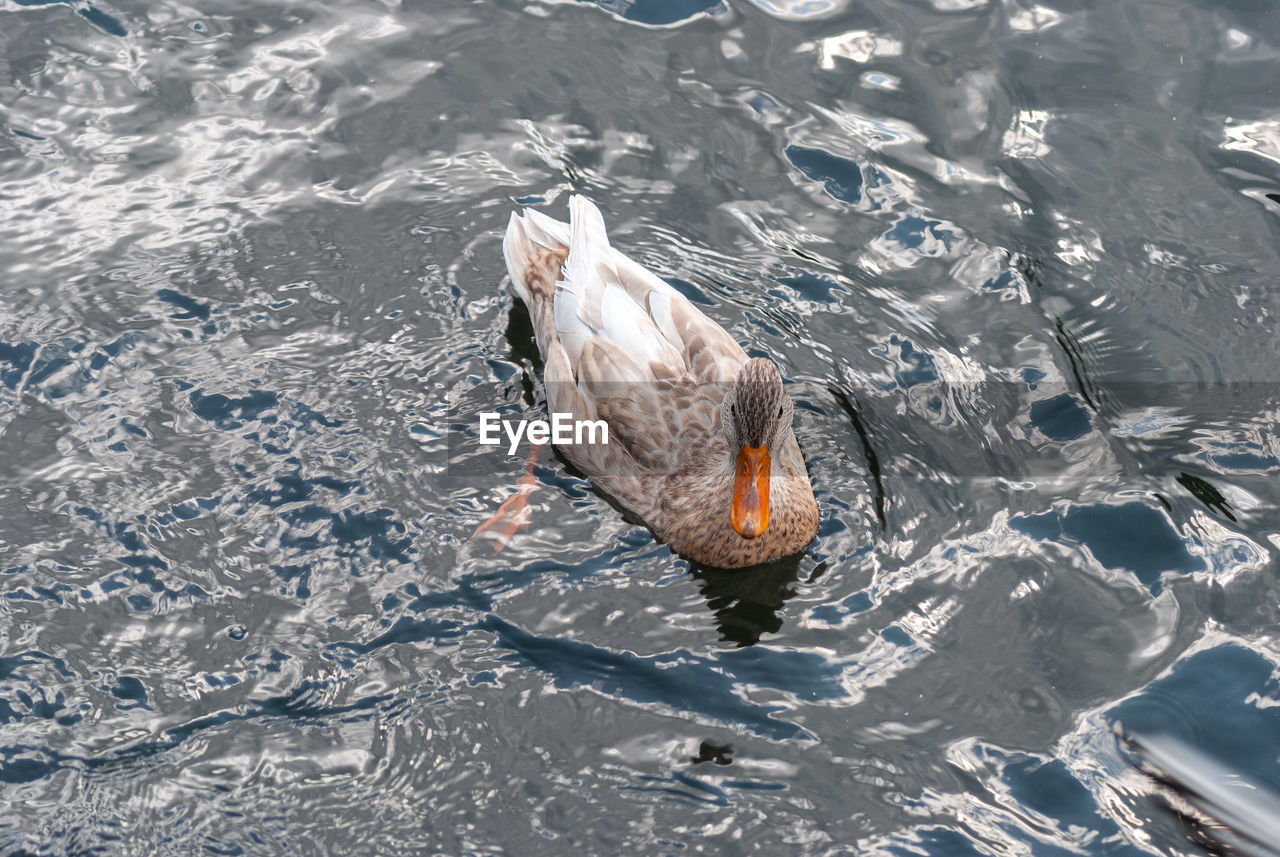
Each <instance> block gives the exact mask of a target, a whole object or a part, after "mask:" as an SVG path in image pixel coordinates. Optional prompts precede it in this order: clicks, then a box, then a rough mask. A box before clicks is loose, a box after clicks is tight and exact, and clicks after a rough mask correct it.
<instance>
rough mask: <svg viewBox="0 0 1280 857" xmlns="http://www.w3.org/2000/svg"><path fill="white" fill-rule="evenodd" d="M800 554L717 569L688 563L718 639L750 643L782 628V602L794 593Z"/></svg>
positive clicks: (750, 644) (756, 641)
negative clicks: (710, 613) (760, 562)
mask: <svg viewBox="0 0 1280 857" xmlns="http://www.w3.org/2000/svg"><path fill="white" fill-rule="evenodd" d="M803 558H804V555H803V554H795V555H793V556H787V557H782V558H781V559H775V560H774V561H772V562H767V563H764V564H763V565H757V566H752V567H751V568H739V569H720V568H712V567H710V566H706V565H699V564H698V563H690V567H689V571H690V573H691V574H692V575H693V576H694V578H696V579H697V581H698V583H699V584H700V585H701V587H702V597H703V598H705V599H706V600H707V606H708V607H710V608H711V612H712V615H713V616H714V617H715V622H716V627H717V628H718V629H719V630H720V639H722V640H725V641H727V642H731V643H734V644H736V645H737V646H739V647H742V646H754V645H755V644H756V643H758V642H760V635H761V634H773V633H777V632H778V630H779V629H781V628H782V605H783V604H784V603H785V602H786V600H787V599H788V598H790V597H791V596H792V595H794V594H795V586H794V584H795V582H796V580H797V578H798V577H799V575H800V561H801V559H803Z"/></svg>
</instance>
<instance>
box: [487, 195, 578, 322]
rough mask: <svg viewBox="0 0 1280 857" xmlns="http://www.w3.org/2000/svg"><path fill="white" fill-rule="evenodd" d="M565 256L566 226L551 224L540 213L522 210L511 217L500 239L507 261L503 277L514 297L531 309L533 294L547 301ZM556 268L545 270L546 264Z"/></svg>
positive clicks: (549, 219)
mask: <svg viewBox="0 0 1280 857" xmlns="http://www.w3.org/2000/svg"><path fill="white" fill-rule="evenodd" d="M568 252H569V224H567V223H561V222H560V221H559V220H552V219H551V218H550V217H547V216H546V215H545V214H543V213H542V212H540V211H534V210H533V209H525V211H524V213H523V214H516V213H512V215H511V220H510V221H509V222H508V223H507V233H506V235H504V236H503V238H502V255H503V256H504V257H505V258H506V260H507V273H508V274H510V275H511V285H512V287H513V288H515V290H516V294H518V295H519V296H520V299H521V300H522V301H524V302H525V303H526V304H528V305H529V306H530V308H532V307H533V299H532V296H533V294H535V293H536V294H537V295H538V296H539V297H545V298H551V297H552V295H553V294H554V292H555V283H556V280H557V279H559V276H560V267H559V265H560V264H562V263H563V261H564V257H565V256H566V255H567V254H568ZM552 260H554V261H555V262H556V263H557V264H555V265H553V266H552V267H553V268H554V270H550V271H548V270H546V268H547V267H548V262H549V261H552Z"/></svg>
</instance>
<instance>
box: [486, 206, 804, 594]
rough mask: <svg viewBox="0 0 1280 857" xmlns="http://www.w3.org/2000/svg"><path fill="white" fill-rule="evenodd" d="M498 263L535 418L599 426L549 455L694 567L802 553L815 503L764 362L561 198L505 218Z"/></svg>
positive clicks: (787, 410) (593, 215) (778, 379)
mask: <svg viewBox="0 0 1280 857" xmlns="http://www.w3.org/2000/svg"><path fill="white" fill-rule="evenodd" d="M502 251H503V256H504V257H505V259H506V265H507V272H508V273H509V274H510V277H511V285H512V287H513V288H514V290H515V293H516V295H517V296H519V298H520V300H522V301H523V302H524V304H525V306H526V307H527V308H528V311H529V317H530V320H531V321H532V325H533V331H534V337H535V339H536V340H537V345H538V350H539V352H540V354H541V356H542V362H543V388H544V392H545V396H546V402H547V408H548V410H549V411H550V412H551V413H552V414H568V415H571V418H572V419H573V420H574V421H590V422H592V423H595V422H597V421H601V420H602V421H604V423H605V425H606V426H607V431H605V432H604V433H603V436H604V438H605V440H604V442H601V441H600V440H599V439H598V438H597V442H595V443H571V444H563V445H557V449H558V451H559V452H560V454H561V455H563V456H564V458H565V459H567V460H568V461H569V462H570V463H571V464H573V465H574V466H575V467H577V468H578V469H579V470H580V471H582V472H583V473H584V474H586V475H587V476H589V477H590V479H591V481H592V482H593V483H594V485H595V486H596V487H597V488H598V489H600V490H601V491H603V492H604V493H605V494H607V495H608V496H610V497H611V498H613V500H615V501H616V502H617V503H618V504H620V505H621V506H622V507H623V508H624V509H626V510H628V511H630V512H632V513H633V514H634V515H636V516H637V517H639V518H640V519H641V520H642V521H643V522H644V524H645V525H646V526H647V527H648V528H649V529H650V530H651V531H652V533H653V534H654V536H655V537H656V538H657V539H658V540H659V541H661V542H665V543H667V544H668V545H669V546H670V547H671V548H672V549H673V550H674V551H675V552H676V553H678V554H680V555H683V556H685V557H686V558H688V559H690V560H692V561H694V562H696V563H699V564H702V565H706V566H711V567H715V568H726V569H728V568H744V567H748V566H753V565H759V564H761V563H765V562H768V561H770V560H774V559H778V558H780V557H785V556H790V555H792V554H796V553H798V552H800V551H801V550H803V549H804V548H805V547H806V546H807V545H808V544H809V543H810V542H811V541H813V539H814V537H815V536H816V535H817V532H818V504H817V501H816V500H815V499H814V494H813V487H812V485H811V484H810V482H809V476H808V472H807V470H806V467H805V462H804V457H803V456H802V454H801V451H800V445H799V443H798V442H797V440H796V435H795V431H794V429H793V425H792V423H793V418H794V413H795V404H794V402H793V401H792V399H791V397H790V395H788V393H787V391H786V389H785V387H784V386H783V382H782V375H781V373H780V372H779V370H778V367H777V366H776V365H775V364H774V363H773V361H771V360H769V359H767V358H764V357H755V358H749V357H748V356H747V353H746V352H745V351H744V350H743V348H742V346H741V345H739V343H738V342H737V341H736V340H735V339H734V338H733V337H732V336H730V335H729V333H728V332H727V331H725V329H724V328H722V327H721V326H720V325H718V324H716V323H715V322H714V321H712V320H711V319H710V318H708V317H707V316H706V315H705V314H704V313H703V312H702V311H701V310H699V309H698V308H697V307H696V306H694V304H693V303H692V302H691V301H690V300H689V299H688V298H686V297H685V296H684V295H682V294H681V293H680V292H678V291H677V290H676V289H675V288H673V287H672V286H671V285H670V284H669V283H667V282H666V281H665V280H663V279H661V278H660V277H658V276H657V275H656V274H654V273H653V272H651V271H649V270H648V269H647V268H645V267H644V266H643V265H641V264H639V263H638V262H635V261H634V260H632V259H631V258H629V257H627V256H626V255H624V254H623V253H621V252H619V251H617V250H615V249H613V247H612V246H611V245H610V243H609V239H608V235H607V234H606V229H605V223H604V218H603V216H602V215H601V214H600V210H599V209H598V208H597V207H596V206H595V205H594V204H593V203H592V202H591V201H590V200H588V199H587V198H586V197H585V196H582V195H577V194H575V195H573V196H571V197H570V199H569V222H568V223H565V222H562V221H559V220H555V219H553V218H552V217H550V216H548V215H546V214H543V213H542V212H540V211H538V210H536V209H532V208H526V209H525V210H524V211H523V212H521V211H516V212H513V213H512V215H511V219H510V222H509V223H508V225H507V230H506V234H505V235H504V237H503V242H502ZM531 473H532V466H531V467H530V474H531ZM529 478H531V476H530V477H529ZM526 487H527V486H526Z"/></svg>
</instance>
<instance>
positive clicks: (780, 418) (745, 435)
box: [720, 357, 795, 539]
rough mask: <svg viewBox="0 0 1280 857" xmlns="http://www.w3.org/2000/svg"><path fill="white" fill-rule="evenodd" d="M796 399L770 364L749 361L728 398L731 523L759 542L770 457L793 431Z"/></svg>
mask: <svg viewBox="0 0 1280 857" xmlns="http://www.w3.org/2000/svg"><path fill="white" fill-rule="evenodd" d="M794 407H795V406H794V405H793V404H792V402H791V397H790V396H788V395H787V392H786V390H784V389H783V388H782V376H781V375H780V374H778V367H777V366H774V365H773V362H772V361H771V360H766V359H764V358H763V357H756V358H755V359H753V360H749V361H748V362H747V364H746V365H745V366H743V367H742V371H741V372H739V373H738V379H737V380H736V381H735V382H734V384H733V388H732V389H730V390H729V392H728V394H727V395H726V396H725V397H724V405H723V406H722V407H721V412H720V425H721V426H723V427H724V432H725V437H726V439H727V440H728V441H729V450H730V454H731V455H733V456H734V477H733V505H732V507H731V508H730V510H729V522H730V523H731V524H732V525H733V528H734V530H736V531H737V533H738V535H740V536H742V537H743V538H746V539H754V538H755V537H756V536H758V535H760V534H761V533H763V532H764V531H765V528H766V527H768V526H769V468H770V459H769V456H770V455H771V454H773V453H776V452H777V451H778V450H779V449H781V448H782V444H783V442H784V440H785V439H786V437H787V433H788V432H789V431H791V419H792V415H793V413H794Z"/></svg>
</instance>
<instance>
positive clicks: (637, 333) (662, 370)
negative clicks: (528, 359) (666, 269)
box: [502, 195, 747, 392]
mask: <svg viewBox="0 0 1280 857" xmlns="http://www.w3.org/2000/svg"><path fill="white" fill-rule="evenodd" d="M569 221H570V222H569V223H562V222H560V221H558V220H553V219H552V218H550V217H547V216H546V215H545V214H542V213H541V212H538V211H534V210H531V209H530V210H526V211H525V212H524V213H523V215H512V218H511V222H510V224H509V225H508V227H507V233H506V236H505V238H504V239H503V243H502V248H503V253H504V255H505V256H506V260H507V269H508V271H509V272H510V274H511V280H512V283H513V284H514V286H515V289H516V291H517V293H518V294H519V295H520V297H521V298H522V299H523V300H524V301H525V303H526V304H529V305H530V306H531V307H532V306H533V304H534V303H536V302H537V301H536V298H531V295H530V294H529V289H528V285H527V277H528V275H529V272H530V266H531V265H534V266H535V267H536V264H537V260H538V259H539V258H545V254H544V251H545V250H553V251H558V252H561V253H563V252H565V251H566V250H567V259H566V260H565V263H564V268H563V271H562V273H561V277H560V279H558V280H557V281H556V284H555V296H554V300H552V301H551V302H550V303H551V304H552V306H551V307H550V309H551V312H549V313H547V317H548V322H549V324H548V327H551V326H554V328H555V338H556V339H557V340H559V343H560V344H561V345H562V346H563V348H564V349H565V352H566V356H567V357H568V359H569V365H570V366H572V367H574V369H575V374H577V375H578V376H579V377H581V375H582V373H581V371H580V370H581V365H580V364H581V361H582V360H583V351H584V349H585V348H586V346H587V345H588V344H589V343H591V342H596V343H597V344H606V343H607V344H608V345H610V346H613V348H610V349H607V350H609V351H614V350H615V349H616V351H618V352H620V353H621V358H619V357H618V356H617V355H614V356H613V357H611V358H610V359H608V360H605V361H603V363H602V365H597V366H595V367H594V368H595V369H596V370H599V371H596V372H588V373H587V374H588V375H591V376H593V377H595V378H597V379H598V380H604V379H603V378H601V377H600V376H601V375H602V374H604V373H603V370H604V369H606V368H608V369H609V370H611V371H613V372H615V373H620V374H617V376H616V377H613V376H610V377H609V380H613V381H631V382H636V381H652V380H654V379H656V378H671V377H677V376H680V375H685V374H688V375H691V376H692V377H693V378H694V379H695V380H696V381H698V382H702V383H721V384H725V383H731V382H732V381H733V379H734V378H736V377H737V374H738V372H739V370H740V369H741V368H742V365H743V364H744V363H745V362H746V360H747V355H746V353H745V352H743V350H742V348H741V347H740V346H739V345H738V343H737V342H735V341H734V339H733V337H731V336H730V335H729V334H728V333H727V332H725V330H724V329H723V328H721V327H720V326H719V325H718V324H716V323H715V322H713V321H712V320H711V319H709V318H707V317H706V316H705V315H703V314H702V312H701V311H700V310H699V309H698V308H697V307H695V306H694V305H693V304H692V303H690V301H689V300H688V299H687V298H686V297H685V296H684V295H682V294H680V293H679V292H678V291H676V290H675V289H674V288H672V287H671V285H669V284H668V283H667V282H665V281H664V280H662V279H661V278H659V277H658V276H656V275H655V274H653V273H652V272H651V271H649V270H648V269H646V268H645V267H644V266H642V265H640V264H639V263H637V262H635V261H634V260H632V259H630V258H628V257H627V256H624V255H623V254H622V253H620V252H618V251H617V250H614V249H613V248H612V247H611V246H610V245H609V238H608V235H607V234H606V232H605V225H604V218H603V217H602V216H601V215H600V211H599V209H597V208H596V207H595V205H593V204H592V203H591V202H590V201H589V200H587V199H586V198H585V197H582V196H577V195H575V196H572V197H570V199H569ZM538 319H539V314H538V313H535V327H536V326H537V322H538ZM546 333H548V334H549V333H550V331H546ZM538 335H539V344H540V345H542V346H543V348H544V349H545V347H546V343H545V342H544V340H548V339H549V337H547V336H545V335H544V333H543V332H541V331H540V332H539V334H538ZM584 392H585V390H584Z"/></svg>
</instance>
